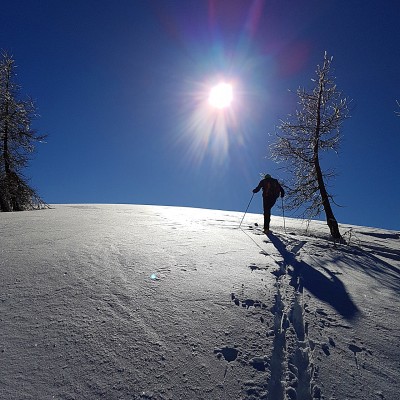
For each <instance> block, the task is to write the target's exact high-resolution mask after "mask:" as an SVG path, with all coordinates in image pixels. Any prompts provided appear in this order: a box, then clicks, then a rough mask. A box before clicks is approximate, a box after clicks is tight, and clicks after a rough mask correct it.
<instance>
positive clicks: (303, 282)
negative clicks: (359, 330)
mask: <svg viewBox="0 0 400 400" xmlns="http://www.w3.org/2000/svg"><path fill="white" fill-rule="evenodd" d="M268 237H269V239H270V240H271V242H272V244H273V245H274V246H275V248H276V249H277V250H278V251H279V253H280V254H281V256H282V257H283V259H284V263H285V264H286V265H290V266H291V267H292V268H293V270H290V269H289V270H288V273H289V275H290V276H291V277H292V282H291V284H292V285H293V286H298V290H299V291H302V289H303V287H304V288H306V289H307V290H308V291H309V292H310V293H311V294H313V295H314V296H315V297H317V298H318V299H320V300H321V301H323V302H325V303H328V304H329V305H330V306H332V307H333V308H334V309H335V310H336V311H337V312H338V313H340V315H342V316H343V317H344V318H346V319H347V320H351V319H355V318H356V317H357V316H358V314H359V312H360V311H359V309H358V308H357V306H356V305H355V304H354V302H353V301H352V299H351V298H350V296H349V294H348V293H347V291H346V288H345V286H344V284H343V283H342V281H341V280H340V279H338V277H337V276H336V275H335V274H333V273H332V272H331V271H329V270H328V269H327V268H325V267H323V266H321V265H319V267H320V268H322V269H323V270H324V272H326V274H327V275H328V276H329V277H328V276H327V275H325V274H323V273H322V272H320V271H318V270H317V269H315V268H313V267H312V266H311V265H309V264H307V263H306V262H304V261H299V260H297V259H296V256H295V254H293V253H292V252H290V251H288V250H287V249H286V246H285V244H284V243H283V242H282V241H281V240H280V239H279V238H278V237H277V236H275V235H273V234H269V235H268ZM296 282H298V283H297V284H296Z"/></svg>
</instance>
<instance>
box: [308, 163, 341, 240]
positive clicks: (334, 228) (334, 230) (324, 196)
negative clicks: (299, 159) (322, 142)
mask: <svg viewBox="0 0 400 400" xmlns="http://www.w3.org/2000/svg"><path fill="white" fill-rule="evenodd" d="M314 165H315V172H316V174H317V179H318V186H319V192H320V194H321V200H322V205H323V207H324V211H325V216H326V222H327V224H328V226H329V230H330V232H331V236H332V237H333V238H334V239H337V240H341V239H342V235H341V234H340V232H339V225H338V223H337V221H336V218H335V216H334V214H333V211H332V207H331V203H330V201H329V196H328V192H327V191H326V187H325V183H324V179H323V177H322V171H321V167H320V165H319V158H318V156H317V157H316V160H315V164H314Z"/></svg>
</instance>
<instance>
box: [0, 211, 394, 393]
mask: <svg viewBox="0 0 400 400" xmlns="http://www.w3.org/2000/svg"><path fill="white" fill-rule="evenodd" d="M242 216H243V214H241V213H237V212H227V211H217V210H204V209H193V208H178V207H161V206H141V205H56V206H54V207H53V208H52V209H49V210H42V211H33V212H20V213H2V214H0V222H1V223H0V232H1V234H0V254H1V258H0V268H1V275H2V277H1V280H0V323H1V325H0V371H1V373H0V398H1V399H13V400H14V399H17V400H21V399H40V400H47V399H68V400H70V399H79V400H80V399H120V400H122V399H126V400H128V399H129V400H132V399H270V400H283V399H290V400H292V399H298V400H299V399H337V400H343V399H386V400H397V399H398V398H399V384H398V380H399V375H400V373H399V372H400V369H399V361H400V350H399V343H400V342H399V336H400V323H399V315H400V310H399V301H398V295H399V292H400V279H399V278H400V233H399V232H394V231H387V230H379V229H372V228H365V227H357V226H343V225H342V226H341V231H342V234H345V237H346V239H347V240H348V241H349V245H341V244H335V243H333V242H332V241H331V240H330V239H329V235H328V229H327V227H326V225H325V224H324V223H321V222H312V223H311V224H310V226H308V227H307V225H306V224H305V223H303V222H301V221H299V220H296V219H288V218H286V221H285V225H286V232H285V230H284V226H283V225H284V224H283V220H282V218H279V217H273V218H272V224H271V227H272V230H273V231H274V233H273V234H272V235H270V236H269V237H267V236H266V235H263V234H262V233H261V229H260V227H261V223H262V215H259V214H248V215H246V217H245V219H244V221H243V224H242V227H241V229H239V228H238V225H239V223H240V220H241V219H242ZM255 224H260V227H257V226H256V225H255ZM307 228H308V229H307Z"/></svg>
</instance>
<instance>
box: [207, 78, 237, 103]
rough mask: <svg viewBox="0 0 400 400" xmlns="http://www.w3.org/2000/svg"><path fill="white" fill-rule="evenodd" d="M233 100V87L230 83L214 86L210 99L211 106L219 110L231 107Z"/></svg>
mask: <svg viewBox="0 0 400 400" xmlns="http://www.w3.org/2000/svg"><path fill="white" fill-rule="evenodd" d="M232 100H233V92H232V85H230V84H229V83H219V84H218V85H216V86H214V87H213V88H212V89H211V91H210V95H209V97H208V102H209V104H210V105H211V106H213V107H215V108H219V109H223V108H226V107H229V106H230V105H231V103H232Z"/></svg>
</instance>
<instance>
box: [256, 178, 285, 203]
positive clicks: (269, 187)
mask: <svg viewBox="0 0 400 400" xmlns="http://www.w3.org/2000/svg"><path fill="white" fill-rule="evenodd" d="M260 189H262V192H263V197H267V198H271V199H275V200H276V199H277V198H278V197H279V195H280V196H281V197H283V196H284V195H285V191H284V190H283V188H282V186H281V185H280V183H279V182H278V181H277V180H276V179H275V178H264V179H262V180H261V181H260V183H259V184H258V186H257V187H256V188H255V189H253V193H258V192H259V191H260Z"/></svg>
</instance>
